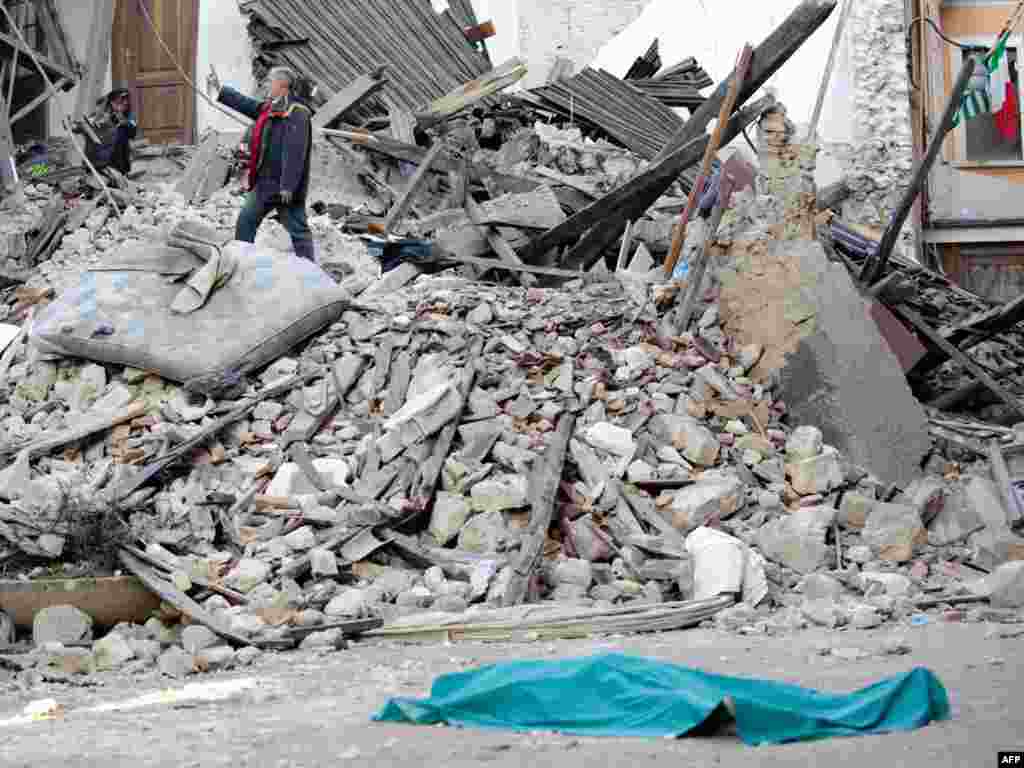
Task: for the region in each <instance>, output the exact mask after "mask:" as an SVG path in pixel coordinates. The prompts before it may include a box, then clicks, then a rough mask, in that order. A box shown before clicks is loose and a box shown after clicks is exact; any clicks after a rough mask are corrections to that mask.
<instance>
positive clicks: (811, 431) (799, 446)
mask: <svg viewBox="0 0 1024 768" xmlns="http://www.w3.org/2000/svg"><path fill="white" fill-rule="evenodd" d="M824 445H825V439H824V437H823V436H822V434H821V430H820V429H818V428H817V427H812V426H809V425H804V426H801V427H797V428H796V429H795V430H793V434H792V435H790V436H789V439H788V440H787V441H786V460H787V461H790V462H795V461H805V460H807V459H813V458H814V457H815V456H817V455H818V454H820V453H821V449H822V448H823V447H824Z"/></svg>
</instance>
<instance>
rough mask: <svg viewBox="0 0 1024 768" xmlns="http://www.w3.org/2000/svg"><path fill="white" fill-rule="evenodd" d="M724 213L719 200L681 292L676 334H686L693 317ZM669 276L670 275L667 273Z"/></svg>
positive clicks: (723, 207)
mask: <svg viewBox="0 0 1024 768" xmlns="http://www.w3.org/2000/svg"><path fill="white" fill-rule="evenodd" d="M724 213H725V206H724V205H723V202H722V200H719V201H718V202H717V203H716V204H715V210H714V212H713V213H712V214H711V222H710V224H708V229H707V232H706V234H705V235H704V242H703V243H702V244H701V248H700V253H698V254H697V258H696V259H695V263H694V264H692V265H691V267H690V274H689V275H688V276H687V282H686V290H685V291H683V292H682V294H681V295H682V297H683V298H682V302H681V304H680V307H679V313H678V315H677V316H676V333H677V334H682V333H685V332H686V329H687V328H688V327H689V325H690V319H691V317H692V316H693V310H694V307H695V306H696V304H697V298H698V296H700V293H701V290H702V289H703V287H704V275H705V273H706V272H707V269H708V262H709V261H711V246H712V245H713V244H714V242H715V237H716V236H717V235H718V227H719V226H720V225H721V223H722V215H723V214H724ZM679 226H680V229H681V228H683V226H684V225H683V224H682V223H680V225H679ZM668 274H669V275H671V274H672V273H671V272H669V273H668Z"/></svg>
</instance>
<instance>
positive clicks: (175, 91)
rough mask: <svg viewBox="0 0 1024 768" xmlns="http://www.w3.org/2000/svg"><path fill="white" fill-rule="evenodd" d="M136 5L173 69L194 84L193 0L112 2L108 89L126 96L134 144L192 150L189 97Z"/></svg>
mask: <svg viewBox="0 0 1024 768" xmlns="http://www.w3.org/2000/svg"><path fill="white" fill-rule="evenodd" d="M142 3H144V4H145V7H146V9H147V10H148V11H149V15H150V17H151V18H152V20H153V25H154V26H155V27H156V31H157V32H158V33H159V35H160V37H162V38H163V40H164V42H165V43H166V44H167V47H168V48H170V50H171V52H172V53H174V58H175V59H177V62H178V64H179V65H180V66H181V68H182V69H184V70H185V71H186V72H187V73H188V76H189V78H191V79H192V80H193V81H195V70H196V39H197V33H198V30H197V22H198V19H199V0H118V2H117V15H116V17H115V20H114V35H113V44H112V45H111V52H112V57H111V69H112V74H113V84H114V87H115V88H116V87H124V88H129V89H130V90H131V92H132V104H133V105H134V108H135V117H136V119H137V120H138V121H139V134H140V135H139V138H144V139H148V140H149V141H150V142H151V143H154V144H173V143H179V144H192V143H193V142H194V141H195V116H196V99H195V94H194V93H193V92H192V89H191V88H190V87H189V85H188V83H187V82H186V81H185V78H184V77H182V76H181V73H180V72H179V71H178V69H177V67H176V66H175V62H174V60H172V59H171V57H170V56H168V55H167V52H166V51H165V50H164V48H163V46H162V45H161V44H160V41H159V40H158V39H157V36H156V35H155V34H154V33H153V30H152V29H151V28H150V25H149V23H148V22H147V20H146V17H145V16H144V15H143V12H142V9H141V8H140V7H139V5H140V4H142Z"/></svg>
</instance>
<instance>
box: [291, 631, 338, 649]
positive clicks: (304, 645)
mask: <svg viewBox="0 0 1024 768" xmlns="http://www.w3.org/2000/svg"><path fill="white" fill-rule="evenodd" d="M343 636H344V633H343V632H342V631H341V630H340V629H325V630H324V631H323V632H313V633H312V634H310V635H307V636H306V637H304V638H303V640H302V642H301V643H299V647H300V648H301V649H302V650H304V651H308V650H310V649H313V648H333V647H334V646H335V644H336V643H337V642H338V641H339V640H341V639H342V637H343Z"/></svg>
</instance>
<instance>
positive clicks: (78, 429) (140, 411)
mask: <svg viewBox="0 0 1024 768" xmlns="http://www.w3.org/2000/svg"><path fill="white" fill-rule="evenodd" d="M145 413H146V404H145V403H141V402H138V403H132V404H131V405H129V406H127V407H126V408H125V409H123V410H119V411H115V412H113V413H100V414H95V415H90V416H86V417H85V418H83V419H82V420H81V422H79V424H77V425H76V426H74V427H70V428H69V429H65V430H64V431H62V432H59V433H57V434H56V435H52V436H49V437H42V438H40V439H39V440H35V441H33V442H30V443H28V444H26V445H21V446H3V447H0V455H10V454H12V453H22V452H27V453H28V455H29V457H30V458H33V457H36V456H42V455H43V454H46V453H49V452H50V451H53V450H55V449H57V448H62V447H64V446H65V445H68V444H69V443H75V442H78V441H79V440H84V439H85V438H87V437H90V436H91V435H95V434H96V433H97V432H104V431H106V430H108V429H112V428H114V427H116V426H117V425H118V424H124V423H125V422H128V421H131V420H132V419H137V418H139V417H140V416H144V415H145Z"/></svg>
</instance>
